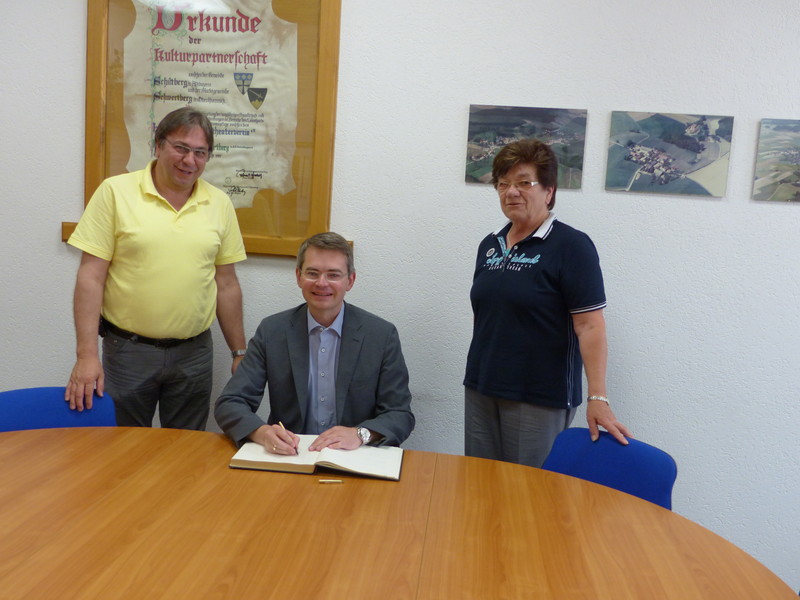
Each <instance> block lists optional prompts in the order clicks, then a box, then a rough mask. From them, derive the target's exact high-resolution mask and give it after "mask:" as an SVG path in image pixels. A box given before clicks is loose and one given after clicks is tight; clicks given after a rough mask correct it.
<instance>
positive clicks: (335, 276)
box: [302, 269, 345, 283]
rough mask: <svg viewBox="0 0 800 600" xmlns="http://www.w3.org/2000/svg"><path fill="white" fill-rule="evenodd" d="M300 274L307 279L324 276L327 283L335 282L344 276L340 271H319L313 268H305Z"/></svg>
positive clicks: (317, 278)
mask: <svg viewBox="0 0 800 600" xmlns="http://www.w3.org/2000/svg"><path fill="white" fill-rule="evenodd" d="M302 275H303V277H305V278H306V279H308V280H309V281H318V280H320V279H322V278H323V277H324V278H325V279H326V280H327V281H328V282H329V283H337V282H339V281H342V280H343V279H344V278H345V274H344V273H342V272H341V271H328V272H326V273H320V272H319V271H315V270H314V269H306V270H305V271H303V272H302Z"/></svg>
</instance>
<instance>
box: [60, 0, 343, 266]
mask: <svg viewBox="0 0 800 600" xmlns="http://www.w3.org/2000/svg"><path fill="white" fill-rule="evenodd" d="M120 3H122V4H130V0H87V7H88V13H87V40H86V126H85V133H86V140H85V158H84V206H85V205H86V204H87V203H88V202H89V199H90V198H91V196H92V194H93V193H94V191H95V190H96V189H97V187H98V186H99V185H100V183H101V182H102V181H103V180H104V179H105V178H107V177H109V176H112V175H116V174H119V173H122V172H125V169H124V168H120V166H119V165H118V164H117V165H114V164H111V163H112V161H111V160H110V159H109V149H110V141H109V140H110V138H111V136H112V134H115V132H116V133H118V132H119V131H120V130H122V131H123V132H124V131H125V123H124V119H123V115H124V110H123V108H122V103H123V99H122V98H121V95H120V94H114V93H113V91H111V93H110V89H109V88H110V87H111V86H110V85H109V80H110V78H111V77H112V75H111V73H110V71H109V69H111V70H112V71H114V76H116V77H117V79H120V78H121V77H123V76H122V75H120V72H119V61H120V58H119V57H118V56H116V55H117V54H119V51H118V50H113V49H114V48H120V47H121V46H122V40H123V39H124V35H119V34H118V33H115V31H118V30H119V28H118V27H117V28H116V29H115V28H114V27H113V23H110V19H112V18H114V15H113V13H114V12H115V11H113V10H112V8H113V7H114V6H116V5H118V4H120ZM131 6H132V5H131ZM279 10H284V11H285V12H287V13H290V14H292V15H296V16H297V21H293V22H297V24H298V36H299V41H298V60H297V64H298V66H297V70H298V119H297V120H298V123H297V134H296V136H297V137H298V138H299V137H300V136H301V134H302V135H304V136H305V139H304V140H301V139H298V140H297V151H296V153H295V158H294V161H293V167H292V169H293V174H294V177H295V183H296V188H295V190H294V191H293V192H291V193H290V194H294V195H295V196H296V199H295V202H302V203H303V211H304V215H305V217H304V219H303V220H302V225H298V227H299V230H298V228H297V227H295V229H294V230H292V231H286V232H282V231H278V232H276V231H266V229H265V228H262V227H261V226H260V224H259V221H260V220H263V218H264V217H263V216H262V217H258V218H257V217H256V216H254V214H253V213H254V210H253V209H250V208H245V209H237V211H236V213H237V217H238V219H239V225H240V228H241V229H242V237H243V238H244V243H245V249H246V250H247V252H248V253H249V254H266V255H278V256H296V254H297V249H298V247H299V246H300V244H301V243H302V241H303V240H304V239H305V238H307V237H309V236H311V235H313V234H315V233H319V232H322V231H327V230H328V228H329V222H330V199H331V186H332V179H333V151H334V136H335V124H336V93H337V85H338V63H339V27H340V20H341V0H273V11H274V12H275V13H276V14H278V15H279V16H281V18H286V17H285V16H284V15H282V14H280V13H279ZM288 20H292V19H288ZM109 48H112V54H114V56H109ZM309 91H312V92H313V93H308V92H309ZM126 137H127V136H126ZM290 194H287V195H286V196H284V197H281V198H279V199H278V200H277V201H278V202H281V203H284V204H285V201H286V200H287V197H288V196H289V195H290ZM266 196H270V201H272V202H275V201H276V199H275V198H274V196H277V194H276V193H275V192H273V191H272V190H262V191H261V192H259V194H257V195H256V198H255V199H254V205H255V203H256V202H259V201H263V200H264V198H265V197H266ZM288 202H292V198H288ZM76 225H77V223H75V222H63V223H62V224H61V230H62V231H61V237H62V240H63V241H66V240H67V239H68V238H69V236H70V235H71V234H72V232H73V231H74V229H75V226H76ZM290 225H297V223H292V224H290Z"/></svg>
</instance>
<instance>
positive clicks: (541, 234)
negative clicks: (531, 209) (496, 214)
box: [492, 211, 556, 240]
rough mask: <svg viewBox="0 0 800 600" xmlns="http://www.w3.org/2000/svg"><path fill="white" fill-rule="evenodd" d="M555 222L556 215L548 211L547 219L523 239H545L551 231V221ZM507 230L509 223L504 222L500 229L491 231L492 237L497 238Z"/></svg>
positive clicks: (509, 226) (509, 227)
mask: <svg viewBox="0 0 800 600" xmlns="http://www.w3.org/2000/svg"><path fill="white" fill-rule="evenodd" d="M555 220H556V213H554V212H552V211H550V213H549V214H548V215H547V218H546V219H545V220H544V223H542V224H541V225H539V228H538V229H537V230H536V231H534V232H533V233H532V234H531V235H529V236H528V237H527V238H525V239H526V240H527V239H529V238H534V237H537V238H540V239H545V238H546V237H547V236H548V235H549V234H550V230H551V229H553V221H555ZM509 229H511V221H506V222H505V223H503V225H502V226H500V228H498V229H496V230H495V231H493V232H492V235H494V236H495V237H497V236H499V235H500V234H505V233H507V232H508V230H509Z"/></svg>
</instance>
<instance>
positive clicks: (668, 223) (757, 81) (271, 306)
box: [0, 0, 800, 589]
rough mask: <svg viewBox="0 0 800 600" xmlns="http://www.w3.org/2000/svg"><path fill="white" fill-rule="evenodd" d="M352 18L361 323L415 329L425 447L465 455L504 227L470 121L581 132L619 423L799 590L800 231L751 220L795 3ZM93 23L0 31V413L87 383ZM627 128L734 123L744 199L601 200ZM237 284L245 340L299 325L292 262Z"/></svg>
mask: <svg viewBox="0 0 800 600" xmlns="http://www.w3.org/2000/svg"><path fill="white" fill-rule="evenodd" d="M342 4H343V16H342V30H341V66H340V72H339V81H340V85H339V111H338V121H337V137H336V156H335V176H334V190H333V193H334V196H333V206H332V216H331V227H332V229H334V230H337V231H339V232H341V233H342V234H344V235H346V236H347V237H348V238H350V239H353V240H355V244H356V246H355V247H356V260H357V268H358V281H357V282H356V286H355V288H354V289H353V291H352V292H351V294H350V296H349V299H350V300H351V301H352V302H354V303H356V304H359V305H361V306H363V307H364V308H367V309H370V310H373V311H376V312H379V313H380V314H382V315H384V316H385V317H387V318H389V319H390V320H392V321H394V322H395V324H396V325H397V327H398V329H399V330H400V335H401V338H402V341H403V344H404V348H405V353H406V359H407V362H408V364H409V369H410V371H411V377H412V391H413V392H414V396H415V411H416V414H417V417H418V426H417V429H416V431H415V432H414V434H413V436H412V438H411V439H410V441H409V443H408V444H407V446H408V447H410V448H417V449H428V450H438V451H443V452H451V453H460V452H462V449H463V447H462V407H461V403H462V401H461V398H462V388H461V378H462V375H463V366H464V359H465V355H466V349H467V346H468V343H469V338H470V322H471V314H470V308H469V302H468V292H469V286H470V275H471V270H472V265H473V260H474V251H475V247H476V245H477V243H478V241H479V240H480V238H481V237H482V236H483V235H485V234H486V233H487V232H488V231H489V230H490V229H491V228H492V227H493V226H494V225H495V224H496V223H499V222H500V221H501V220H502V215H501V213H500V211H499V209H498V206H497V200H496V198H495V195H494V193H493V192H492V191H491V189H487V188H485V187H481V186H473V185H466V184H465V183H464V182H463V181H464V175H463V174H464V158H465V151H466V129H467V118H468V106H469V104H470V103H475V104H505V105H518V106H547V107H569V108H586V109H588V111H589V123H588V131H587V143H586V163H585V172H584V179H583V189H582V190H581V191H566V190H562V191H560V192H559V194H558V204H557V207H556V212H557V214H558V216H559V218H560V219H562V220H563V221H565V222H567V223H569V224H571V225H573V226H576V227H578V228H580V229H583V230H584V231H586V232H587V233H589V234H590V235H591V236H592V238H593V239H594V241H595V243H596V244H597V246H598V249H599V251H600V255H601V260H602V264H603V267H604V272H605V277H606V286H607V295H608V298H609V308H608V309H607V312H606V316H607V321H608V327H609V343H610V368H609V376H608V379H609V391H610V394H611V397H612V401H613V402H614V406H615V410H616V412H617V415H618V416H619V417H620V418H621V419H622V420H623V421H624V422H625V423H626V424H628V425H629V426H630V427H631V428H632V429H633V430H634V432H635V433H636V435H637V437H639V438H641V439H643V440H646V441H648V442H651V443H654V444H656V445H659V446H661V447H663V448H665V449H667V450H668V451H669V452H671V453H672V454H673V455H674V456H675V458H676V460H677V462H678V465H679V476H678V482H677V485H676V488H675V498H674V502H675V510H676V511H677V512H678V513H680V514H682V515H685V516H686V517H688V518H690V519H693V520H695V521H698V522H699V523H701V524H703V525H705V526H706V527H708V528H710V529H712V530H713V531H715V532H717V533H719V534H720V535H722V536H724V537H725V538H727V539H729V540H730V541H732V542H734V543H735V544H737V545H739V546H741V547H742V548H743V549H745V550H746V551H747V552H749V553H751V554H752V555H754V556H755V557H756V558H758V559H759V560H761V561H762V562H763V563H764V564H765V565H766V566H767V567H769V568H770V569H772V570H773V571H775V572H776V573H777V574H778V575H779V576H781V577H782V578H783V579H784V580H785V581H786V582H787V583H788V584H789V585H791V587H793V588H794V589H798V588H800V563H799V562H798V560H797V543H798V540H800V526H798V522H800V521H799V520H798V518H797V514H796V513H797V509H798V506H800V467H799V466H798V460H797V459H798V456H800V442H798V439H799V438H798V435H797V433H796V424H797V423H798V422H800V401H799V400H798V390H800V371H798V369H797V368H796V365H797V362H798V358H797V355H798V349H799V348H800V344H798V341H797V337H798V335H800V323H799V322H798V320H799V319H798V313H797V305H798V298H800V283H798V282H799V281H800V261H798V260H797V259H796V258H795V254H796V251H795V248H794V246H795V244H796V242H797V238H798V236H797V232H798V230H800V206H795V205H776V204H767V203H755V202H753V201H752V200H750V185H751V180H752V177H753V162H754V156H755V149H756V142H757V134H758V126H759V120H760V119H761V118H765V117H770V118H800V106H798V103H797V96H798V84H797V78H796V77H795V75H794V72H795V70H796V66H797V64H798V60H797V59H798V58H800V51H798V47H797V43H796V31H797V26H798V21H800V14H798V8H797V4H796V1H795V0H773V1H772V2H769V3H768V5H766V6H764V5H758V4H757V3H750V2H740V1H738V0H734V1H733V2H722V1H721V0H712V1H711V2H705V3H697V2H694V1H693V0H675V1H674V2H672V3H671V4H670V5H668V7H669V9H671V10H667V8H666V6H667V5H659V8H651V6H652V4H651V3H643V2H638V1H637V2H635V1H633V0H618V1H617V2H615V3H602V2H601V3H596V2H563V3H556V2H543V1H538V2H537V1H534V2H518V1H516V2H515V1H512V0H494V1H493V2H491V3H487V2H485V1H484V0H440V1H439V2H430V0H405V1H404V2H378V1H376V0H342ZM85 13H86V2H85V0H64V1H63V2H58V3H54V2H45V1H44V0H31V1H29V2H24V3H22V2H14V3H9V6H8V7H5V9H4V18H3V20H2V24H0V52H1V53H2V56H3V57H4V60H3V61H2V63H0V73H2V81H3V92H2V94H3V101H2V123H3V128H4V133H5V135H4V140H3V142H4V143H3V160H2V161H0V176H1V177H2V181H3V182H4V186H3V189H4V190H5V191H4V192H3V195H4V197H3V202H2V205H1V208H0V211H2V212H0V217H1V218H0V227H2V240H3V242H2V243H3V257H2V261H3V262H2V265H3V268H2V274H3V285H2V291H0V294H2V296H0V299H1V301H0V308H2V314H3V315H4V324H3V331H2V333H3V335H2V341H0V349H2V356H3V357H4V360H3V363H2V366H0V388H13V387H21V386H26V385H33V384H36V385H38V384H47V385H61V384H63V383H64V382H65V381H66V378H67V376H68V373H69V370H70V368H71V365H72V361H73V352H74V350H73V334H72V325H71V294H72V286H73V281H74V274H75V269H76V267H77V264H78V259H79V256H78V253H77V252H75V251H74V250H73V249H71V248H68V247H66V246H65V245H64V244H63V243H62V242H61V241H60V228H59V224H60V222H61V221H63V220H76V219H77V218H78V217H79V216H80V211H81V208H82V189H83V188H82V185H83V177H82V173H83V131H84V129H83V127H84V120H83V99H84V97H83V94H84V74H85V68H84V52H85V41H84V40H85V32H86V27H85V22H86V20H85V17H86V14H85ZM612 110H640V111H664V112H688V113H706V114H720V115H733V116H734V117H735V122H734V139H733V151H732V154H731V164H730V173H729V180H728V192H727V195H726V197H725V198H722V199H709V198H701V197H686V196H683V197H664V196H653V195H648V196H646V195H641V196H639V195H636V194H613V193H607V192H605V191H604V189H603V184H604V171H605V147H606V142H607V131H608V126H609V115H610V112H611V111H612ZM239 274H240V279H241V281H242V285H243V290H244V294H245V312H246V328H247V331H248V334H250V333H252V332H253V331H254V329H255V327H256V325H257V323H258V322H259V320H260V319H261V318H262V317H263V316H265V315H267V314H269V313H271V312H274V311H277V310H280V309H283V308H286V307H288V306H291V305H293V304H295V303H297V302H299V301H300V295H299V292H298V290H297V289H296V287H295V285H294V282H293V265H292V263H291V261H290V260H287V259H282V258H268V257H251V258H250V259H249V260H248V261H247V262H246V263H245V264H244V265H242V266H241V267H240V268H239ZM215 335H216V341H217V356H218V359H219V360H218V366H217V368H216V379H217V381H216V389H217V390H218V389H219V388H220V387H221V386H222V385H223V384H224V381H225V378H226V370H227V368H228V364H229V362H228V359H227V357H226V352H225V349H224V344H223V343H222V340H221V336H220V335H219V332H218V331H215ZM579 419H580V420H582V419H583V417H582V416H581V417H579Z"/></svg>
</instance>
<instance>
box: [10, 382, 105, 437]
mask: <svg viewBox="0 0 800 600" xmlns="http://www.w3.org/2000/svg"><path fill="white" fill-rule="evenodd" d="M64 390H65V388H63V387H39V388H26V389H20V390H10V391H7V392H0V432H1V431H19V430H21V429H51V428H54V427H98V426H105V427H112V426H115V425H116V424H117V416H116V412H115V411H114V402H113V401H112V400H111V396H109V395H108V394H105V395H104V396H103V397H102V398H100V397H98V396H95V397H94V401H93V405H92V408H91V409H88V410H83V412H78V411H77V410H70V408H69V402H65V401H64Z"/></svg>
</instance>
